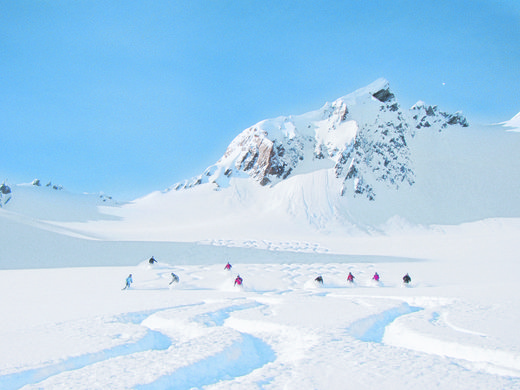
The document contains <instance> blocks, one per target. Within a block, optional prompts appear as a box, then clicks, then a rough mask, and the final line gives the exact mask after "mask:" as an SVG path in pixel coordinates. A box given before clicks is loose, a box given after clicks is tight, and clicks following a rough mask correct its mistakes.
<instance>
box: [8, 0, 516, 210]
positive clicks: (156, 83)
mask: <svg viewBox="0 0 520 390" xmlns="http://www.w3.org/2000/svg"><path fill="white" fill-rule="evenodd" d="M519 71H520V4H519V3H518V2H517V1H515V0H510V1H506V0H504V1H479V0H473V1H458V0H451V1H428V0H426V1H400V0H394V1H370V0H367V1H328V2H321V1H287V0H276V1H271V0H263V1H250V0H236V1H224V0H222V1H217V0H213V1H211V0H204V1H203V0H190V1H144V0H143V1H131V0H121V1H110V0H103V1H94V0H93V1H90V0H53V1H50V0H49V1H44V0H34V1H25V0H17V1H8V0H0V128H1V131H2V133H1V134H2V135H1V140H0V153H1V156H2V159H1V160H2V164H1V166H0V181H3V180H7V182H8V183H9V184H17V183H21V182H29V181H31V180H32V179H34V178H39V179H41V180H42V181H52V182H53V183H56V184H61V185H63V186H64V187H65V188H66V189H67V190H69V191H71V192H100V191H103V192H105V193H107V194H109V195H113V196H114V197H116V198H118V199H122V200H129V199H133V198H135V197H138V196H142V195H145V194H147V193H149V192H152V191H155V190H162V189H165V188H166V187H168V186H170V185H172V184H174V183H176V182H178V181H181V180H183V179H188V178H190V177H192V176H195V175H197V174H200V173H201V172H202V171H203V170H204V169H205V168H206V167H207V166H209V165H211V164H213V163H214V162H216V161H217V160H218V158H220V156H221V155H222V154H223V153H224V151H225V149H226V147H227V145H228V144H229V143H230V142H231V141H232V139H233V138H234V137H235V136H236V135H237V134H238V133H240V132H241V131H242V130H243V129H245V128H246V127H248V126H250V125H253V124H255V123H256V122H258V121H260V120H262V119H267V118H272V117H277V116H279V115H289V114H301V113H304V112H307V111H310V110H314V109H317V108H319V107H321V106H322V105H323V104H324V103H325V102H327V101H332V100H335V99H336V98H338V97H340V96H343V95H346V94H348V93H350V92H352V91H354V90H355V89H357V88H361V87H364V86H365V85H367V84H369V83H371V82H372V81H374V80H376V79H377V78H379V77H385V78H386V79H387V80H389V82H390V85H391V88H392V89H393V90H394V92H395V93H396V95H397V97H398V99H399V100H400V101H401V103H402V105H403V106H411V105H412V104H414V103H415V102H416V101H417V100H423V101H425V102H426V103H429V104H437V105H439V107H440V108H441V109H443V110H445V111H449V112H453V111H458V110H461V111H462V112H463V113H464V114H465V115H466V116H467V117H468V119H469V121H470V122H481V123H482V122H488V123H493V122H500V121H504V120H507V119H510V118H511V117H513V116H514V115H515V114H516V113H518V112H519V111H520V98H519V97H520V77H519V76H520V72H519ZM2 176H3V177H2Z"/></svg>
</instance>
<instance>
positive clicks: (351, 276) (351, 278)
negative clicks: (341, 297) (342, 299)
mask: <svg viewBox="0 0 520 390" xmlns="http://www.w3.org/2000/svg"><path fill="white" fill-rule="evenodd" d="M347 280H348V281H349V282H350V283H354V275H352V273H351V272H349V273H348V276H347Z"/></svg>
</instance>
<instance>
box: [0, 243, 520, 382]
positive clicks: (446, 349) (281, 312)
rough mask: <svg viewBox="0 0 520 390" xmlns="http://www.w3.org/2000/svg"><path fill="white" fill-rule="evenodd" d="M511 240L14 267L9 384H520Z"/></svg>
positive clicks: (9, 288)
mask: <svg viewBox="0 0 520 390" xmlns="http://www.w3.org/2000/svg"><path fill="white" fill-rule="evenodd" d="M449 245H450V244H449ZM506 249H508V250H511V251H515V252H507V251H506V254H505V255H504V256H499V257H497V258H496V259H495V260H496V261H495V262H494V263H492V262H490V261H489V259H486V256H487V254H486V253H483V255H482V257H480V258H479V257H476V258H470V257H466V258H461V259H460V261H459V262H458V263H457V264H456V265H451V261H452V260H451V259H444V260H439V259H433V260H427V259H404V258H403V259H402V261H401V262H396V260H395V258H394V257H388V258H386V261H385V257H384V256H383V257H381V258H379V262H377V263H374V262H365V263H351V262H349V257H348V256H345V258H344V261H343V262H337V259H338V258H337V257H331V259H334V260H335V261H336V262H330V263H327V262H320V263H308V264H302V263H289V262H288V263H275V262H273V263H264V264H251V263H235V264H233V268H232V270H231V271H226V270H224V264H225V260H224V259H223V260H222V263H218V264H215V262H214V261H213V262H212V263H208V264H199V265H179V264H168V263H166V262H162V261H160V262H159V263H157V264H155V265H153V266H151V265H149V264H148V263H147V262H146V261H143V262H142V263H140V264H137V265H135V266H122V267H85V268H55V269H29V270H3V271H0V294H1V296H2V300H1V301H0V312H1V313H2V321H1V322H0V345H1V348H0V389H18V388H23V389H33V388H34V389H36V388H38V389H71V388H73V389H191V388H206V389H374V388H380V389H402V388H423V389H435V388H442V389H446V388H457V389H476V388H486V389H505V388H508V389H511V388H518V389H520V335H519V334H518V332H517V329H518V324H517V321H518V318H520V305H519V304H518V303H517V295H518V294H517V292H518V287H517V286H516V284H515V277H514V274H517V271H518V268H519V267H518V265H517V264H516V263H514V262H512V261H511V259H512V258H514V256H515V255H514V254H513V253H518V251H517V249H518V248H517V244H514V245H513V244H512V243H511V245H510V247H509V248H506ZM454 251H455V249H453V247H452V252H453V253H454ZM481 252H482V251H481ZM266 253H268V252H266ZM507 253H509V255H508V254H507ZM296 255H297V254H295V255H294V256H295V259H297V257H296ZM454 255H455V256H457V253H454ZM508 256H509V258H508ZM142 260H144V259H142ZM159 260H160V259H159ZM320 261H323V257H321V258H320ZM491 267H493V268H495V269H496V268H498V269H499V270H501V272H503V273H504V275H503V276H504V277H503V278H502V279H503V280H502V281H499V280H489V279H488V277H487V276H486V274H485V271H486V270H487V269H489V268H491ZM465 270H467V273H466V272H465ZM376 271H377V272H378V273H379V274H380V275H381V281H380V283H375V282H373V281H372V280H371V278H372V276H373V274H374V272H376ZM172 272H174V273H176V274H177V275H179V277H180V282H179V283H178V284H175V283H174V284H172V285H171V286H170V285H169V283H170V280H171V273H172ZM349 272H352V273H353V274H354V276H355V277H356V279H355V283H354V284H348V283H347V281H346V276H347V274H348V273H349ZM406 272H409V273H410V275H411V276H412V284H411V286H409V287H403V286H402V284H401V278H402V275H404V273H406ZM129 273H132V275H133V279H134V283H133V284H132V287H131V289H129V290H124V291H123V290H121V288H122V287H123V286H124V280H125V278H126V276H127V275H128V274H129ZM238 273H239V274H240V275H241V276H242V277H243V278H244V286H243V288H238V287H234V286H233V281H234V277H235V276H236V274H238ZM318 275H322V276H323V279H324V284H323V285H317V284H315V283H314V278H315V277H316V276H318ZM478 275H480V277H479V276H478Z"/></svg>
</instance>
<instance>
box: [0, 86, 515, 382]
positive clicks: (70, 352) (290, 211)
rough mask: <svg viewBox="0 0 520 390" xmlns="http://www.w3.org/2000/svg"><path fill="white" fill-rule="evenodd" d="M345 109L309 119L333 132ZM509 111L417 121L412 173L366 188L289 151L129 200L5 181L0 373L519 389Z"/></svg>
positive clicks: (62, 378) (57, 378) (49, 378)
mask: <svg viewBox="0 0 520 390" xmlns="http://www.w3.org/2000/svg"><path fill="white" fill-rule="evenodd" d="M378 83H379V84H381V85H379V84H378ZM385 85H386V84H385V80H379V81H377V82H376V83H374V84H373V85H371V86H369V87H367V88H380V87H382V86H385ZM360 96H363V94H360V95H359V96H358V95H357V94H356V95H347V96H346V97H344V98H342V99H344V100H348V99H352V98H354V97H355V98H356V99H357V98H358V97H359V98H360V99H361V97H360ZM357 103H359V104H358V106H359V107H360V109H362V107H363V102H362V101H358V102H357ZM300 119H301V118H300ZM298 120H299V119H298V118H296V119H295V120H294V121H292V122H284V123H286V125H287V126H286V127H280V126H278V127H276V126H275V128H279V129H282V130H283V131H284V132H285V135H284V137H285V136H290V134H291V132H292V131H294V129H293V128H291V126H290V125H289V124H290V123H296V122H298ZM273 121H274V122H276V120H273ZM274 122H273V123H274ZM358 124H359V122H349V121H346V122H344V123H342V124H341V126H344V128H342V129H340V130H341V131H339V132H338V133H336V134H335V135H334V137H335V138H330V139H328V138H326V137H327V136H330V134H329V135H327V134H319V136H321V137H322V139H323V142H324V143H330V144H334V143H335V142H338V143H342V142H348V141H351V137H352V136H353V135H354V134H355V132H356V126H358ZM510 127H511V126H509V127H504V126H487V127H486V126H481V127H476V126H471V127H470V128H461V127H459V128H457V129H446V130H445V131H442V132H441V133H439V132H438V131H437V130H432V131H430V130H425V129H422V130H421V131H417V134H416V135H415V137H413V139H410V140H409V141H410V145H409V146H410V149H411V159H412V160H413V163H414V169H415V177H416V182H415V184H414V185H413V186H403V187H401V188H400V189H399V191H394V190H392V191H384V189H383V188H382V187H381V188H376V191H377V193H378V197H377V200H376V201H375V202H369V201H367V200H366V199H352V198H348V199H345V198H342V197H339V196H338V195H337V194H338V193H339V190H340V186H341V183H339V182H338V180H335V176H334V172H333V171H332V169H331V167H330V166H326V165H324V166H321V167H319V169H316V167H315V166H314V167H311V165H306V164H303V166H302V168H301V171H300V172H299V173H298V174H295V175H293V176H291V177H289V178H288V179H287V180H284V181H281V182H279V183H277V184H276V185H274V186H272V187H262V186H259V185H258V183H256V182H254V181H253V180H251V179H249V178H247V177H234V178H231V179H230V182H229V183H228V186H227V187H226V188H222V189H220V190H219V191H215V186H212V185H210V183H208V184H202V185H199V186H195V187H193V188H189V189H187V190H183V191H166V192H155V193H152V194H150V195H148V196H146V197H143V198H141V199H137V200H135V201H134V202H128V203H117V202H116V201H113V200H111V199H110V198H108V197H104V196H98V195H87V194H82V195H77V194H70V193H68V192H67V191H66V190H54V189H52V188H47V187H36V186H33V185H28V184H25V185H10V190H11V192H9V193H7V191H6V193H5V194H2V197H1V198H0V200H1V205H2V207H0V237H1V240H2V241H1V245H0V296H1V297H2V299H0V313H1V315H2V321H0V390H1V389H294V390H301V389H327V390H331V389H332V390H334V389H403V388H421V389H448V388H449V389H520V333H519V332H518V319H519V318H520V302H519V300H518V296H519V293H520V287H519V285H518V281H517V275H518V274H519V272H520V261H519V260H520V259H519V255H518V254H519V253H520V240H518V237H519V236H520V202H519V198H518V194H519V193H520V188H519V183H520V181H519V179H520V164H519V159H518V156H517V152H518V150H519V149H518V147H519V146H520V139H519V138H520V137H519V135H518V134H517V133H515V132H511V131H506V130H509V129H510ZM282 130H280V131H282ZM152 255H153V256H154V257H155V258H156V259H157V260H158V263H156V264H154V265H150V264H149V263H148V258H150V257H151V256H152ZM228 261H229V262H230V263H231V264H232V266H233V267H232V269H231V271H226V270H224V265H225V264H226V263H227V262H228ZM172 272H173V273H175V274H177V275H178V276H179V277H180V282H179V283H172V284H170V281H171V273H172ZM349 272H352V273H353V274H354V276H355V281H354V283H347V281H346V278H347V275H348V273H349ZM375 272H378V273H379V275H380V276H381V280H380V282H378V283H376V282H374V281H373V280H372V276H373V275H374V273H375ZM405 273H409V274H410V276H411V277H412V282H411V284H410V285H403V284H402V282H401V281H402V277H403V275H404V274H405ZM128 274H132V275H133V280H134V282H133V284H132V285H131V287H130V289H128V290H122V288H123V286H124V282H125V279H126V277H127V276H128ZM237 274H240V275H241V276H242V277H243V279H244V285H243V286H242V287H240V288H238V287H235V286H234V284H233V281H234V278H235V277H236V275H237ZM319 275H321V276H322V277H323V280H324V283H323V284H317V283H315V282H314V279H315V278H316V277H317V276H319Z"/></svg>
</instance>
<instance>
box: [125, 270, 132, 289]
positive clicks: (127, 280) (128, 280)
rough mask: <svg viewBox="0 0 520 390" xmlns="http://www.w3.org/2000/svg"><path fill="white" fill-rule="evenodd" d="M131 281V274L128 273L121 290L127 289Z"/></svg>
mask: <svg viewBox="0 0 520 390" xmlns="http://www.w3.org/2000/svg"><path fill="white" fill-rule="evenodd" d="M132 283H133V279H132V274H130V275H128V277H127V278H126V285H125V287H123V290H127V289H129V288H130V285H131V284H132Z"/></svg>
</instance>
